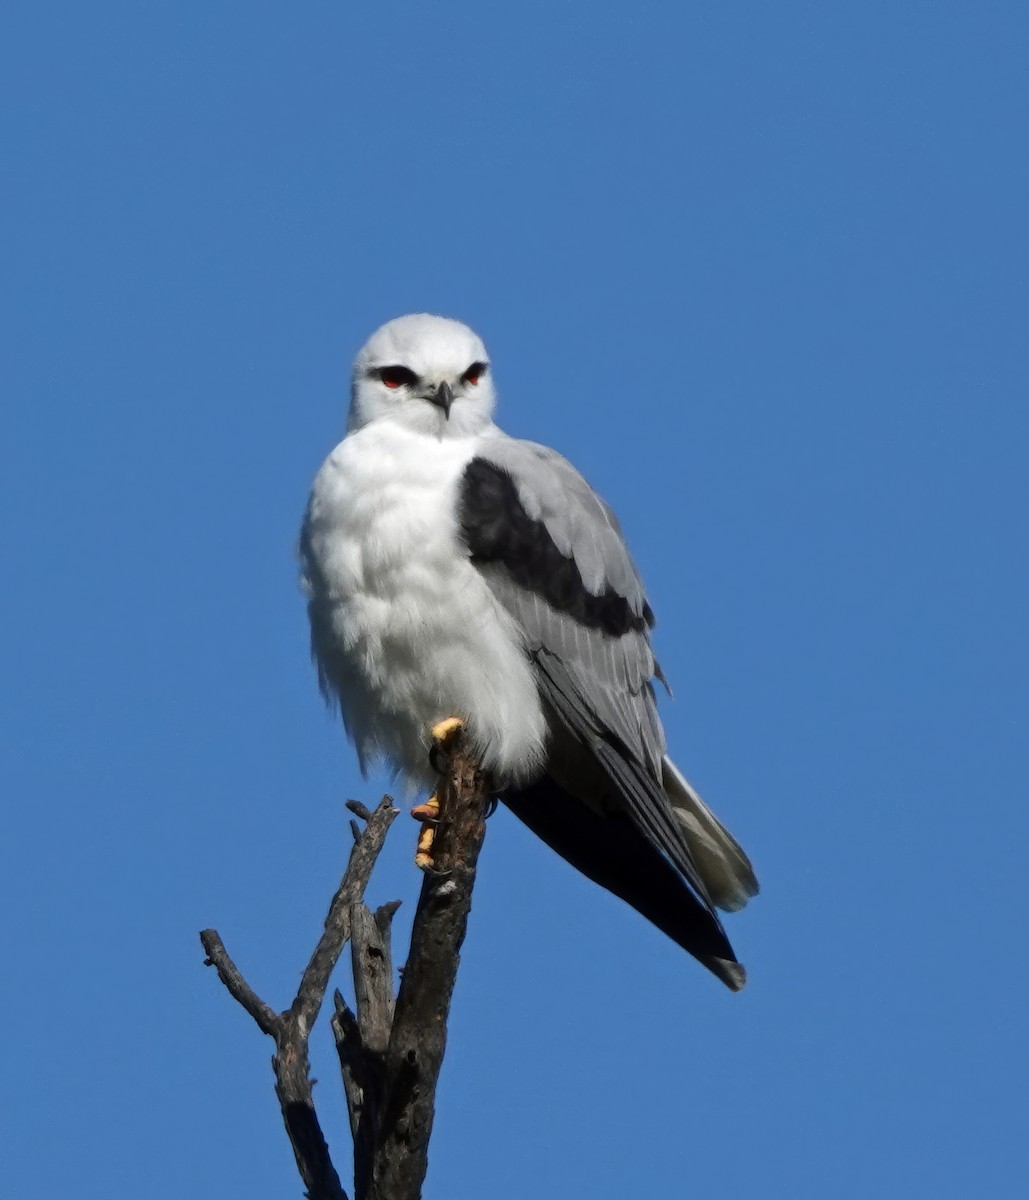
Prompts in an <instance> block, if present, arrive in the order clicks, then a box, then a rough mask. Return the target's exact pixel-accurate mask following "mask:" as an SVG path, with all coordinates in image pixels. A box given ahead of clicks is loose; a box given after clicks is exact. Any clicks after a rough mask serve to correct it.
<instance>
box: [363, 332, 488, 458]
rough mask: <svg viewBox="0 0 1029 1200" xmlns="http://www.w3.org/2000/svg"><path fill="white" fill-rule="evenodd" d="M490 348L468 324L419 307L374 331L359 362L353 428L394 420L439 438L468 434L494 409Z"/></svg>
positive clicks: (478, 426) (485, 421) (481, 424)
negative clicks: (417, 309) (420, 309)
mask: <svg viewBox="0 0 1029 1200" xmlns="http://www.w3.org/2000/svg"><path fill="white" fill-rule="evenodd" d="M495 402H496V396H495V393H494V391H493V379H492V375H491V373H490V366H489V358H488V357H487V355H486V347H485V346H483V344H482V342H481V340H480V339H479V338H478V337H477V336H476V334H474V333H473V332H472V331H471V330H470V329H469V328H468V326H467V325H462V324H461V322H460V321H452V320H450V319H449V318H448V317H435V316H431V315H430V314H428V313H415V314H413V315H412V316H408V317H397V318H396V320H393V321H390V322H389V323H388V324H386V325H383V326H382V328H381V329H378V330H376V331H375V333H373V334H372V336H371V338H370V339H369V340H368V342H367V344H366V345H365V347H364V349H363V350H362V351H361V353H360V354H359V355H358V356H357V359H356V361H355V363H354V376H353V382H352V384H351V399H350V426H349V427H350V429H351V430H355V429H361V428H363V427H364V426H365V425H370V424H371V423H372V422H373V421H390V422H392V423H393V424H396V425H402V426H404V427H405V428H406V429H409V430H411V431H412V432H414V433H424V434H426V435H427V436H429V437H434V438H452V437H470V436H472V435H474V434H476V433H478V432H480V431H481V430H482V429H484V428H485V427H486V426H487V425H489V423H490V420H491V419H492V416H493V407H494V404H495Z"/></svg>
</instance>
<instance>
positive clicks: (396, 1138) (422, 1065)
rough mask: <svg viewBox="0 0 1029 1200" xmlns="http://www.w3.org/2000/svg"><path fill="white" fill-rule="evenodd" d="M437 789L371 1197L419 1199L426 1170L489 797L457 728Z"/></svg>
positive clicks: (395, 1028)
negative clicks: (428, 864) (430, 865)
mask: <svg viewBox="0 0 1029 1200" xmlns="http://www.w3.org/2000/svg"><path fill="white" fill-rule="evenodd" d="M446 765H447V769H446V770H445V771H444V773H443V774H442V776H441V780H440V787H439V789H438V791H437V795H438V797H439V801H440V815H439V824H438V826H437V829H436V837H435V840H434V842H433V847H432V855H433V859H434V861H435V870H434V871H433V872H427V873H426V876H425V879H424V881H423V883H422V890H421V896H420V897H419V900H418V909H417V912H416V913H415V918H414V928H413V930H412V933H411V951H410V954H409V955H408V959H407V965H406V966H405V968H404V974H403V979H402V981H401V985H400V992H399V994H398V996H397V1001H396V1010H395V1013H394V1016H393V1027H392V1030H391V1033H390V1038H389V1046H388V1049H387V1052H386V1063H385V1078H384V1088H383V1090H384V1100H383V1111H382V1115H381V1118H380V1123H379V1124H380V1127H379V1131H378V1136H377V1138H376V1144H375V1150H374V1157H373V1161H372V1168H371V1172H370V1187H369V1192H368V1200H418V1198H419V1197H420V1196H421V1189H422V1183H423V1181H424V1179H425V1173H426V1171H427V1169H428V1161H429V1159H428V1148H429V1137H430V1135H431V1133H432V1123H433V1117H434V1115H435V1101H436V1085H437V1082H438V1079H439V1072H440V1067H441V1065H442V1063H443V1054H444V1052H445V1050H446V1041H447V1017H448V1015H449V1012H450V1001H451V997H452V996H453V992H454V983H455V980H456V978H457V970H458V966H459V965H460V950H461V945H462V943H463V941H464V937H465V932H466V930H467V928H468V914H469V912H470V911H471V902H472V888H473V885H474V883H475V869H476V863H477V862H478V858H479V851H480V849H481V847H482V841H483V836H484V833H485V816H486V811H487V808H488V805H489V787H488V783H487V780H486V777H485V776H484V775H483V773H482V772H481V771H480V770H479V769H478V766H477V764H476V763H475V761H474V759H473V757H472V755H471V753H470V752H469V750H468V748H467V747H466V745H465V742H464V738H463V737H461V736H458V737H457V738H456V739H455V741H454V744H453V746H452V748H451V751H450V758H449V763H448V764H446Z"/></svg>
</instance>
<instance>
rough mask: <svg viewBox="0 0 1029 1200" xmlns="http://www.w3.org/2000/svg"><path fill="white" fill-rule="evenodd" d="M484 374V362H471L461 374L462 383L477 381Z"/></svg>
mask: <svg viewBox="0 0 1029 1200" xmlns="http://www.w3.org/2000/svg"><path fill="white" fill-rule="evenodd" d="M485 374H486V364H485V363H482V362H473V363H472V365H471V366H470V367H469V368H468V370H467V371H465V373H464V374H463V375H462V376H461V381H462V383H478V382H479V380H480V379H481V378H482V377H483V375H485Z"/></svg>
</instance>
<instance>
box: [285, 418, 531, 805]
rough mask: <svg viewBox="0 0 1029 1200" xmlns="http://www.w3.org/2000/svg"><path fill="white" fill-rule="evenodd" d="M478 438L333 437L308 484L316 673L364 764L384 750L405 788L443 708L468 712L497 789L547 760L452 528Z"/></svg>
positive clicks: (386, 432)
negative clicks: (334, 696) (320, 635)
mask: <svg viewBox="0 0 1029 1200" xmlns="http://www.w3.org/2000/svg"><path fill="white" fill-rule="evenodd" d="M476 444H477V443H476V439H461V440H457V439H453V440H446V441H438V440H436V439H434V438H429V437H425V436H422V435H418V434H412V433H408V432H407V431H405V430H402V429H399V428H396V427H391V426H388V425H379V426H369V427H366V428H365V429H363V430H361V431H360V432H358V433H354V434H351V435H350V436H349V437H347V438H346V439H345V440H344V441H343V442H341V443H340V445H339V446H337V447H336V449H335V450H334V451H333V453H332V454H331V455H330V456H329V458H328V459H327V460H326V462H325V465H324V466H323V467H322V469H321V471H320V472H319V474H318V477H317V479H316V480H315V485H314V490H313V493H312V500H311V509H310V514H309V526H308V537H307V553H308V556H309V559H310V567H309V569H308V571H307V576H308V581H309V584H310V587H311V590H312V595H313V598H314V599H315V601H316V605H317V608H318V610H319V611H320V612H321V614H322V615H321V618H320V619H321V620H322V621H323V622H326V623H327V626H328V628H327V630H324V631H323V632H325V633H327V635H328V642H329V644H330V646H331V648H332V654H331V656H329V655H323V656H322V666H323V669H324V670H325V672H326V675H327V676H328V678H329V680H330V681H331V683H332V685H333V687H334V689H335V690H336V691H337V693H338V695H339V699H340V706H341V708H342V711H343V718H344V721H345V723H346V727H347V730H348V732H349V733H350V736H351V737H352V738H353V739H354V742H355V744H356V746H357V750H358V754H359V755H360V758H361V763H362V767H364V766H367V765H369V764H370V763H371V762H372V761H374V760H375V759H377V758H382V759H385V760H386V761H388V762H389V763H391V764H392V765H393V766H394V767H395V768H397V769H398V770H400V771H402V772H403V773H404V774H406V775H407V776H408V777H409V778H410V780H411V782H412V783H413V784H416V785H420V784H424V783H426V782H427V781H428V780H429V779H430V778H431V771H430V768H429V765H428V758H427V754H428V745H429V736H428V735H429V730H430V728H431V727H432V726H433V725H434V724H435V723H436V722H437V721H440V720H442V719H443V718H444V717H449V716H459V717H462V718H464V719H465V720H466V721H467V722H468V726H469V730H470V733H471V736H472V738H473V741H474V744H475V745H476V747H477V748H478V750H479V752H480V755H481V761H482V762H483V765H484V766H485V767H486V768H487V770H489V771H490V772H491V774H492V776H493V780H494V783H495V785H496V786H498V787H500V786H503V785H504V784H505V783H506V782H508V781H512V780H515V779H518V780H526V779H528V778H531V777H532V776H533V775H534V774H536V773H537V772H538V770H539V767H540V764H541V763H542V760H543V757H544V744H545V739H546V724H545V721H544V717H543V713H542V709H541V706H540V703H539V697H538V692H537V689H536V684H535V681H534V679H533V676H532V672H531V668H530V664H529V660H528V658H527V656H526V654H525V651H524V649H523V646H522V641H521V637H520V634H519V631H518V630H517V628H516V627H515V625H514V622H513V620H512V618H511V617H510V616H509V615H508V614H507V613H506V612H505V611H504V610H503V609H502V608H501V607H500V606H499V605H498V604H497V602H496V600H495V599H494V598H493V595H492V593H491V592H490V590H489V588H488V587H487V585H486V583H485V582H484V580H483V579H482V577H481V575H480V574H479V572H478V571H477V570H476V569H475V567H473V566H472V564H471V562H470V561H469V560H468V557H467V553H466V551H465V550H464V548H463V547H462V546H461V544H460V541H459V538H458V532H457V528H456V524H455V500H456V494H457V488H458V485H459V481H460V477H461V474H462V472H463V471H464V468H465V466H466V465H467V463H468V462H469V461H470V459H471V458H472V457H474V453H475V447H476ZM310 568H313V569H310Z"/></svg>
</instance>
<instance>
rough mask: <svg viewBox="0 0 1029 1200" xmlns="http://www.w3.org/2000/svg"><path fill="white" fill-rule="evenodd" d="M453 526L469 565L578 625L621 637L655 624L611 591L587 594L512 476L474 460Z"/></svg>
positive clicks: (646, 609)
mask: <svg viewBox="0 0 1029 1200" xmlns="http://www.w3.org/2000/svg"><path fill="white" fill-rule="evenodd" d="M458 523H459V525H460V527H461V533H462V535H463V536H464V540H465V544H466V545H467V546H468V549H469V551H470V552H471V556H472V562H474V563H496V564H498V565H500V566H502V567H504V569H505V570H506V571H507V573H508V574H509V575H510V576H511V578H512V579H513V580H514V582H515V583H517V584H518V585H519V586H520V587H524V588H526V589H527V590H529V591H531V592H535V593H536V595H538V596H542V597H543V599H544V600H546V601H547V602H548V603H549V604H550V605H551V606H552V607H554V608H556V609H557V610H558V611H559V612H563V613H567V614H568V615H569V616H570V617H572V618H574V619H575V620H576V621H578V622H579V623H580V624H581V625H587V626H589V627H590V628H592V629H602V630H603V631H604V632H605V633H607V634H610V635H611V636H612V637H621V636H623V635H624V634H626V633H628V632H629V631H630V630H634V631H636V632H639V631H640V630H643V629H645V628H650V627H651V626H652V625H653V624H654V614H653V613H652V612H651V609H650V605H649V604H645V605H644V607H643V615H642V616H639V617H638V616H636V614H635V613H634V612H633V611H632V609H631V608H630V606H629V602H628V600H626V599H625V597H624V596H619V595H618V593H617V592H616V591H614V590H613V589H612V588H610V587H609V588H608V589H607V591H605V592H604V594H603V595H601V596H594V595H593V593H592V592H588V591H587V590H586V586H585V584H584V583H583V581H582V576H581V575H580V574H579V568H578V567H577V566H576V565H575V560H574V559H572V558H568V557H566V556H565V555H564V554H562V553H561V551H560V550H559V549H558V548H557V546H555V545H554V540H553V538H552V537H551V536H550V534H549V533H548V532H547V527H546V525H544V523H543V522H542V521H534V520H533V519H532V518H531V517H530V516H529V515H528V513H526V511H525V509H524V508H523V507H522V502H521V500H519V498H518V489H517V487H516V486H515V482H514V480H513V479H512V478H511V476H510V475H509V474H508V473H507V472H506V471H504V470H502V469H501V468H500V467H496V466H494V465H493V464H492V463H490V462H487V461H486V460H485V459H482V458H473V459H472V461H471V462H470V463H469V464H468V466H467V467H466V468H465V473H464V477H463V479H462V481H461V493H460V497H459V509H458Z"/></svg>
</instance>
